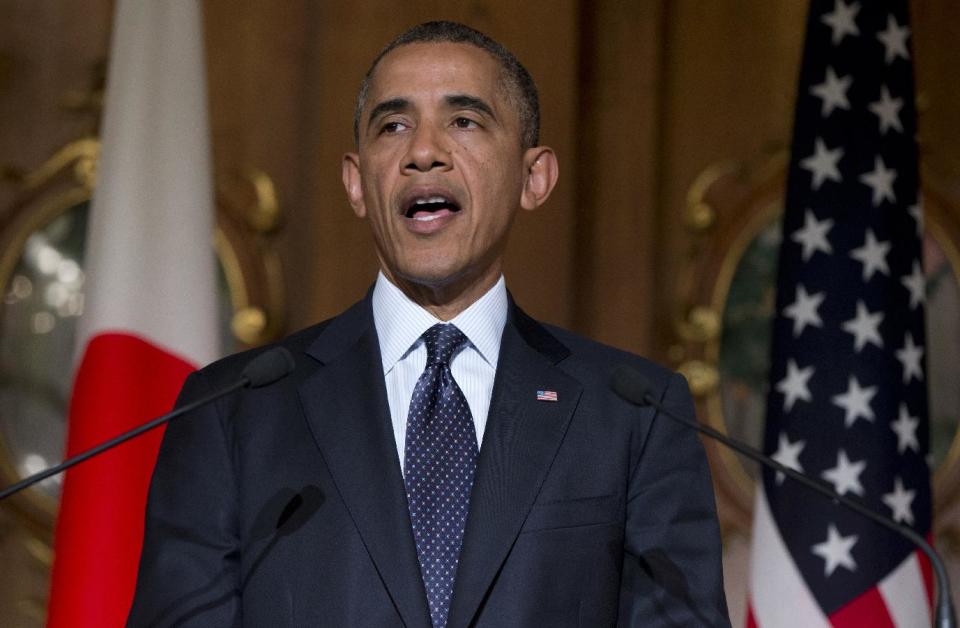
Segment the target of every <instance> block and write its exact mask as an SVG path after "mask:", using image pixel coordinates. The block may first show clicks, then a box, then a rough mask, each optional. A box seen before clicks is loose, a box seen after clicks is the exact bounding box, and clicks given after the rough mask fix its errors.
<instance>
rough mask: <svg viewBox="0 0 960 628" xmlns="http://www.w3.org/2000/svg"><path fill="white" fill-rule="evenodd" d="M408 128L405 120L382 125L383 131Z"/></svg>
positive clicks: (390, 131) (381, 130)
mask: <svg viewBox="0 0 960 628" xmlns="http://www.w3.org/2000/svg"><path fill="white" fill-rule="evenodd" d="M406 128H407V125H405V124H404V123H403V122H387V123H386V124H384V125H383V127H381V129H380V132H381V133H397V132H399V131H402V130H404V129H406Z"/></svg>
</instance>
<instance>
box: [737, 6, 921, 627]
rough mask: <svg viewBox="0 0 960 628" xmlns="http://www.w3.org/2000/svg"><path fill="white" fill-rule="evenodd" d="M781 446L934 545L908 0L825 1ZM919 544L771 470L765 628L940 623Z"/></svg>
mask: <svg viewBox="0 0 960 628" xmlns="http://www.w3.org/2000/svg"><path fill="white" fill-rule="evenodd" d="M792 150H793V152H792V156H791V160H790V170H789V174H788V182H787V195H786V207H785V212H784V216H783V241H782V244H781V250H780V262H779V268H778V277H777V301H776V316H775V320H774V323H773V347H772V360H771V372H770V390H769V394H768V398H767V423H766V432H765V438H764V447H765V450H766V452H767V453H769V454H770V455H772V456H773V457H774V458H775V459H776V460H778V461H779V462H781V463H782V464H784V465H786V466H788V467H790V468H793V469H796V470H798V471H802V472H804V473H806V474H808V475H810V476H813V477H816V478H819V479H822V480H824V481H825V482H827V483H829V484H830V485H832V486H833V487H834V488H835V489H836V490H837V491H838V492H839V493H842V494H844V495H846V496H851V497H856V498H859V499H861V500H862V501H863V502H865V503H866V504H867V505H869V506H870V507H872V508H873V509H874V510H876V511H877V512H880V513H884V514H886V515H888V516H890V517H892V518H893V519H895V520H896V521H898V522H900V523H903V524H905V525H908V526H911V527H912V528H913V529H915V530H916V531H917V532H918V533H920V534H921V535H924V536H929V534H930V529H931V493H930V474H929V469H928V467H927V451H928V445H929V434H928V426H927V397H926V386H927V381H926V378H925V375H924V373H925V368H924V365H925V357H924V353H925V346H924V345H925V342H926V340H925V333H924V291H925V278H924V274H923V268H922V265H921V257H920V254H921V238H922V234H923V219H922V211H921V208H920V203H919V194H918V189H919V179H918V174H917V145H916V111H915V109H914V96H913V69H912V58H911V47H910V29H909V21H908V12H907V3H906V1H897V0H885V1H881V0H869V1H867V0H861V1H860V2H852V1H851V2H846V1H844V0H812V1H811V3H810V13H809V16H808V21H807V35H806V46H805V50H804V56H803V64H802V69H801V74H800V82H799V88H798V92H797V109H796V118H795V122H794V135H793V149H792ZM931 589H932V584H931V580H930V572H929V566H928V565H927V563H926V562H925V560H924V559H921V558H920V557H919V556H918V553H917V551H916V550H915V549H914V547H912V546H911V544H910V543H908V542H907V541H905V540H904V539H902V538H900V537H899V536H897V535H895V534H893V533H892V532H889V531H887V530H885V529H883V528H881V527H879V526H877V525H876V524H873V523H870V522H868V521H867V520H866V519H864V518H863V517H861V516H859V515H857V514H855V513H852V512H849V511H847V510H845V509H844V508H842V507H840V506H838V505H834V504H832V503H831V502H830V501H829V500H826V499H823V498H821V497H819V496H817V495H814V494H813V493H811V492H810V491H809V490H808V489H806V488H804V487H802V486H800V485H799V484H797V483H795V482H791V481H789V480H785V479H784V478H783V477H782V476H781V477H778V474H777V473H776V472H772V471H769V470H764V472H763V479H762V484H761V486H760V488H759V490H758V491H757V503H756V510H755V516H754V539H753V555H752V566H751V583H750V605H749V616H748V620H747V625H748V626H760V627H762V628H771V627H773V628H776V627H780V626H803V627H804V628H811V627H815V626H919V625H930V610H929V607H930V595H931Z"/></svg>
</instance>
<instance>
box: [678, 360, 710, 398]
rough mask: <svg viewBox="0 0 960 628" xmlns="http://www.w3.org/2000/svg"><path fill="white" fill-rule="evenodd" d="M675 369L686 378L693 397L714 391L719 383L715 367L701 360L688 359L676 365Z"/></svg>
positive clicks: (703, 395)
mask: <svg viewBox="0 0 960 628" xmlns="http://www.w3.org/2000/svg"><path fill="white" fill-rule="evenodd" d="M677 370H678V371H680V373H681V374H682V375H683V376H684V377H686V378H687V383H688V384H689V385H690V392H691V393H692V394H693V396H694V397H705V396H706V395H709V394H710V393H712V392H714V391H716V389H717V384H719V383H720V374H719V373H718V372H717V367H715V366H713V365H711V364H707V363H706V362H703V361H702V360H690V361H689V362H684V363H683V364H681V365H680V366H678V367H677Z"/></svg>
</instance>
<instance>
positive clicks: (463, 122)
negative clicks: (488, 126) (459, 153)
mask: <svg viewBox="0 0 960 628" xmlns="http://www.w3.org/2000/svg"><path fill="white" fill-rule="evenodd" d="M453 126H455V127H457V128H458V129H475V128H477V127H478V126H479V125H478V124H477V122H476V120H471V119H470V118H457V119H456V120H454V121H453Z"/></svg>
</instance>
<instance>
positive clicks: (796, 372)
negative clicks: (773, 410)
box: [777, 359, 814, 412]
mask: <svg viewBox="0 0 960 628" xmlns="http://www.w3.org/2000/svg"><path fill="white" fill-rule="evenodd" d="M813 373H814V368H813V367H812V366H808V367H806V368H803V369H801V368H799V367H797V363H796V361H794V360H793V359H790V360H787V376H786V377H784V378H783V379H782V380H780V381H779V382H777V391H778V392H781V393H783V395H784V399H783V410H784V412H789V411H790V409H791V408H793V404H794V403H795V402H796V401H797V399H802V400H804V401H810V400H811V399H813V396H812V395H811V394H810V388H809V387H808V386H807V382H809V381H810V378H811V377H813Z"/></svg>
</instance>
